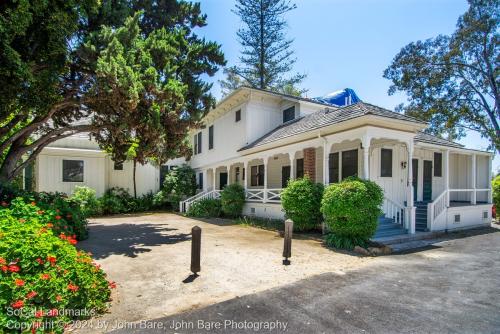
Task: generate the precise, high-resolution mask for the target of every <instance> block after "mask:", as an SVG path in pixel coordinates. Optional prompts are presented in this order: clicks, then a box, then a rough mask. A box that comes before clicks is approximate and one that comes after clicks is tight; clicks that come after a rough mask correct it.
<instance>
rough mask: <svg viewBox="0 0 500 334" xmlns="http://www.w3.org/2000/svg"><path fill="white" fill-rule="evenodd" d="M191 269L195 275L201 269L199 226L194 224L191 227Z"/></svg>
mask: <svg viewBox="0 0 500 334" xmlns="http://www.w3.org/2000/svg"><path fill="white" fill-rule="evenodd" d="M191 236H192V238H191V271H192V272H193V274H195V275H197V274H198V272H200V271H201V267H200V257H201V228H200V227H198V226H195V227H193V228H192V229H191Z"/></svg>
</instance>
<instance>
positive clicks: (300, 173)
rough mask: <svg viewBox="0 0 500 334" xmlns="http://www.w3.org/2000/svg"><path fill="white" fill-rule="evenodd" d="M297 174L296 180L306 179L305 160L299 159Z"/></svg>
mask: <svg viewBox="0 0 500 334" xmlns="http://www.w3.org/2000/svg"><path fill="white" fill-rule="evenodd" d="M296 161H297V172H296V173H295V175H296V178H297V179H300V178H301V177H304V159H297V160H296Z"/></svg>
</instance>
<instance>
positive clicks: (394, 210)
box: [382, 197, 406, 226]
mask: <svg viewBox="0 0 500 334" xmlns="http://www.w3.org/2000/svg"><path fill="white" fill-rule="evenodd" d="M382 211H384V213H385V216H386V217H387V218H390V219H392V220H393V221H394V222H396V223H398V224H401V225H403V226H405V222H406V219H405V216H406V208H405V207H404V206H402V205H401V204H399V203H397V202H396V201H393V200H392V199H390V198H387V197H384V204H383V205H382Z"/></svg>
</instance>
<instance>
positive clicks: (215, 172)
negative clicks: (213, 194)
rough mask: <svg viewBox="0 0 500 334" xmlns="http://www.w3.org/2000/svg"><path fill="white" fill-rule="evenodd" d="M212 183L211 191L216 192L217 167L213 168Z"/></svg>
mask: <svg viewBox="0 0 500 334" xmlns="http://www.w3.org/2000/svg"><path fill="white" fill-rule="evenodd" d="M213 174H214V176H213V178H214V183H213V189H212V190H217V167H214V173H213Z"/></svg>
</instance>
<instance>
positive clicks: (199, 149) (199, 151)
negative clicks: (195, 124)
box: [198, 132, 201, 153]
mask: <svg viewBox="0 0 500 334" xmlns="http://www.w3.org/2000/svg"><path fill="white" fill-rule="evenodd" d="M198 153H201V132H198Z"/></svg>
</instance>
